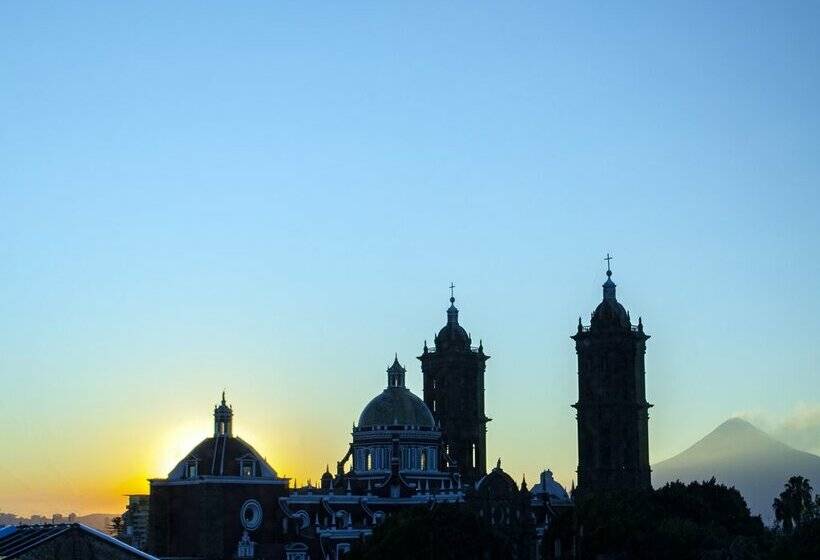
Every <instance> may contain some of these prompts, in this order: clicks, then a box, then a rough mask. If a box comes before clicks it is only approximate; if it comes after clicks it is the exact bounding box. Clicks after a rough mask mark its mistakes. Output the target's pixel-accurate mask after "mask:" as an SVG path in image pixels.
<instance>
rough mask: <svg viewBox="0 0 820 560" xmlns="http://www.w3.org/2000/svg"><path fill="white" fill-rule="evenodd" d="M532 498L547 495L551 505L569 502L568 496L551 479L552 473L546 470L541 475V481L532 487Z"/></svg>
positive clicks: (562, 488)
mask: <svg viewBox="0 0 820 560" xmlns="http://www.w3.org/2000/svg"><path fill="white" fill-rule="evenodd" d="M531 492H532V495H533V496H543V495H545V494H546V495H547V496H548V497H549V499H550V502H552V503H568V502H570V498H569V494H567V491H566V490H565V489H564V487H563V486H561V485H560V484H558V482H556V480H555V479H554V478H553V477H552V471H551V470H546V471H544V472H542V473H541V480H540V482H539V483H538V484H536V485H535V486H533V487H532V490H531Z"/></svg>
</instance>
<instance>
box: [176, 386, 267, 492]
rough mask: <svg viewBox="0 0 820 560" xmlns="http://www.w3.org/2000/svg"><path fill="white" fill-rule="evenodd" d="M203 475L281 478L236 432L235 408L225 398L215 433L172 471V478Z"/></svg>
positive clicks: (216, 417)
mask: <svg viewBox="0 0 820 560" xmlns="http://www.w3.org/2000/svg"><path fill="white" fill-rule="evenodd" d="M203 476H208V477H212V476H220V477H221V476H241V477H245V478H274V479H275V478H278V476H277V474H276V471H275V470H273V468H272V467H271V466H270V465H269V464H268V463H267V461H265V459H264V458H263V457H262V456H261V455H260V454H259V452H258V451H256V449H254V448H253V447H252V446H251V445H250V444H249V443H247V442H246V441H244V440H242V439H241V438H238V437H235V436H234V435H233V408H231V406H230V405H228V404H227V403H226V402H225V391H223V392H222V402H221V403H220V404H219V405H218V406H215V407H214V435H213V437H209V438H205V439H203V440H202V441H201V442H200V443H199V445H197V446H196V447H194V448H193V449H192V450H191V452H190V453H188V454H187V455H186V456H185V458H184V459H182V461H180V462H179V463H177V466H176V467H174V468H173V470H172V471H171V472H170V473H168V480H188V479H197V478H200V477H203Z"/></svg>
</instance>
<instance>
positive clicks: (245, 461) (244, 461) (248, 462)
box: [239, 455, 256, 478]
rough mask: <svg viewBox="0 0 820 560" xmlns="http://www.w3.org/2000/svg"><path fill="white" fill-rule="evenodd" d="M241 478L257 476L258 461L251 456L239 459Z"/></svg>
mask: <svg viewBox="0 0 820 560" xmlns="http://www.w3.org/2000/svg"><path fill="white" fill-rule="evenodd" d="M239 476H241V477H242V478H253V477H254V476H256V461H255V460H254V459H252V458H251V456H250V455H245V457H242V458H240V459H239Z"/></svg>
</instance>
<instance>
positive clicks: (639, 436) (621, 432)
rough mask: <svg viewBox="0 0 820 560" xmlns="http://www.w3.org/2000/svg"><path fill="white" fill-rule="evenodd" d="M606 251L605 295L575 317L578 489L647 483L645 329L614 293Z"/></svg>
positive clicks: (632, 486)
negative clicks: (585, 318) (586, 317)
mask: <svg viewBox="0 0 820 560" xmlns="http://www.w3.org/2000/svg"><path fill="white" fill-rule="evenodd" d="M611 259H612V257H610V256H609V255H607V258H606V261H607V271H606V276H607V278H606V282H604V284H603V289H604V290H603V291H604V297H603V301H602V302H601V303H600V304H599V305H598V307H597V308H596V309H595V311H594V312H593V313H592V319H591V321H590V324H589V326H585V325H583V323H582V322H581V319H580V318H579V319H578V330H577V332H576V333H575V335H573V336H572V337H571V338H572V339H573V340H574V341H575V350H576V353H577V354H578V402H577V403H575V404H574V405H572V406H573V407H574V408H575V409H576V411H577V415H576V417H577V419H578V492H580V493H590V492H596V491H602V490H603V491H605V490H616V489H649V488H651V487H652V483H651V474H650V473H651V470H650V468H649V408H650V407H651V406H652V405H651V404H649V403H648V402H646V387H645V384H644V378H645V373H646V372H645V368H644V355H645V354H646V341H647V340H648V339H649V335H647V334H645V333H644V330H643V321H642V320H641V319H638V324H637V325H633V324H632V323H631V321H630V319H629V313H628V312H627V311H626V309H624V306H623V305H621V304H620V303H619V302H618V300H617V298H616V297H615V282H613V281H612V269H611V268H610V266H609V261H610V260H611Z"/></svg>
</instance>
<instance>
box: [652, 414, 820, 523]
mask: <svg viewBox="0 0 820 560" xmlns="http://www.w3.org/2000/svg"><path fill="white" fill-rule="evenodd" d="M796 474H799V475H802V476H804V477H806V478H808V479H810V480H811V482H812V486H814V487H815V490H817V491H820V457H818V456H817V455H812V454H811V453H806V452H805V451H799V450H797V449H794V448H792V447H789V446H788V445H786V444H785V443H782V442H780V441H778V440H776V439H774V438H773V437H772V436H770V435H769V434H767V433H765V432H763V431H762V430H760V429H758V428H756V427H755V426H753V425H752V424H750V423H749V422H747V421H746V420H743V419H741V418H732V419H730V420H727V421H726V422H724V423H723V424H721V425H720V426H718V427H717V428H715V429H714V430H713V431H712V432H711V433H710V434H709V435H707V436H706V437H704V438H703V439H701V440H700V441H698V442H697V443H695V444H694V445H693V446H692V447H690V448H689V449H686V450H685V451H682V452H681V453H679V454H677V455H675V456H674V457H671V458H669V459H667V460H665V461H661V462H660V463H657V464H656V465H654V466H653V467H652V483H653V485H654V486H655V488H658V487H660V486H663V485H664V484H666V483H667V482H672V481H675V480H681V481H682V482H691V481H693V480H709V479H710V478H712V477H713V476H714V477H715V478H716V479H717V480H718V482H721V483H723V484H726V485H727V486H734V487H735V488H737V489H738V490H739V491H740V493H741V494H743V497H744V498H746V503H747V504H748V505H749V509H750V510H751V511H752V515H760V516H761V517H762V518H763V521H764V522H765V523H767V524H771V523H773V522H774V513H773V511H772V502H773V501H774V498H775V497H776V496H777V495H778V494H780V492H781V491H782V490H783V484H784V483H785V482H786V480H787V479H788V478H789V477H790V476H793V475H796Z"/></svg>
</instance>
